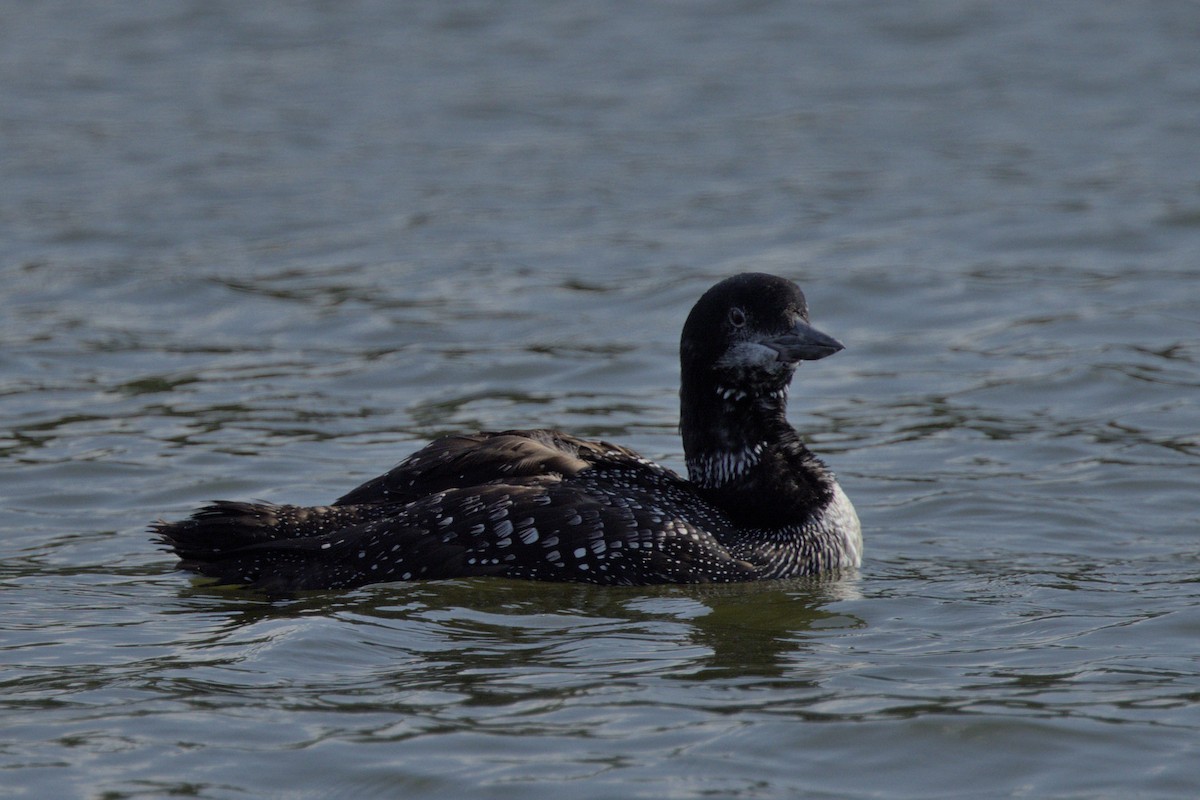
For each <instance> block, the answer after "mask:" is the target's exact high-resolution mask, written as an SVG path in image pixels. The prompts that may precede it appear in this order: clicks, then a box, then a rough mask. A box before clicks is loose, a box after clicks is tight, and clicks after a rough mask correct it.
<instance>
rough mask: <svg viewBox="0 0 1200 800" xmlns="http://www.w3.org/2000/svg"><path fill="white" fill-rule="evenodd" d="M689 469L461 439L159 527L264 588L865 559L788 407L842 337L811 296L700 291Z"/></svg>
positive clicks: (512, 435)
mask: <svg viewBox="0 0 1200 800" xmlns="http://www.w3.org/2000/svg"><path fill="white" fill-rule="evenodd" d="M679 349H680V362H681V367H682V382H681V387H680V391H679V396H680V405H681V414H680V432H681V434H682V437H683V449H684V454H685V458H686V463H687V471H688V476H689V479H690V480H684V479H683V478H681V477H680V476H679V475H678V474H676V473H675V472H673V471H671V470H669V469H667V468H665V467H662V466H659V465H657V464H654V463H653V462H650V461H647V460H646V459H644V458H642V457H640V456H639V455H638V454H637V453H635V452H633V451H632V450H629V449H627V448H625V447H621V446H618V445H614V444H609V443H607V442H603V441H588V440H585V439H580V438H577V437H575V436H571V435H569V434H566V433H560V432H558V431H551V430H508V431H500V432H483V433H475V434H469V435H460V436H448V437H445V438H442V439H438V440H437V441H434V442H432V443H431V444H429V445H427V446H426V447H424V448H423V449H421V450H418V451H417V452H416V453H414V454H412V455H411V456H409V457H408V458H407V459H405V460H404V461H402V462H401V463H400V464H399V465H398V466H396V467H395V468H394V469H392V470H391V471H390V472H388V473H387V474H385V475H381V476H379V477H378V478H374V479H373V480H370V481H367V482H366V483H364V484H362V485H361V486H359V487H358V488H356V489H354V490H352V491H350V492H349V493H348V494H346V495H343V496H342V497H341V498H339V499H338V500H336V501H334V502H333V504H332V505H328V506H312V507H304V506H291V505H274V504H269V503H242V502H229V501H217V502H214V503H212V504H211V505H208V506H206V507H204V508H201V509H200V510H199V511H197V512H195V513H194V514H193V515H192V516H191V517H190V518H188V519H186V520H183V521H181V522H164V521H159V522H157V523H155V524H154V525H153V526H152V528H151V530H152V532H153V533H154V534H155V536H156V537H157V538H158V540H159V541H160V542H162V543H164V544H166V545H167V546H168V547H169V548H170V549H171V550H173V551H174V552H175V554H176V555H178V556H179V558H180V562H179V567H180V568H181V569H185V570H191V571H194V572H198V573H200V574H202V575H206V576H209V577H212V578H216V579H217V583H223V584H237V585H243V586H248V587H252V588H256V589H259V590H262V591H266V592H291V591H298V590H307V589H349V588H353V587H358V586H363V585H366V584H373V583H386V582H391V581H409V580H431V579H444V578H457V577H467V576H479V575H497V576H503V577H507V578H524V579H532V580H541V581H583V582H588V583H599V584H626V585H640V584H655V583H726V582H734V581H749V580H761V579H770V578H788V577H794V576H801V575H810V574H815V573H819V572H825V571H830V570H836V569H838V568H845V567H855V566H858V564H859V563H860V561H861V558H862V530H861V526H860V525H859V521H858V516H857V514H856V513H855V511H854V507H853V505H851V503H850V500H849V499H848V498H847V497H846V495H845V494H844V493H843V492H842V489H841V487H840V486H838V483H837V481H836V480H835V479H834V476H833V474H832V473H830V472H829V471H828V469H826V467H825V465H824V464H823V463H822V462H821V461H820V460H819V459H818V458H817V457H816V456H814V455H813V454H812V452H810V451H809V449H808V448H807V447H806V446H805V445H804V444H803V443H802V442H801V441H800V438H799V436H798V435H797V433H796V431H795V429H794V428H792V426H791V425H790V424H789V423H788V421H787V418H786V410H787V392H788V386H789V385H790V383H791V380H792V376H793V374H794V373H795V371H796V367H797V366H798V365H799V362H801V361H814V360H816V359H820V358H825V357H826V356H829V355H833V354H834V353H836V352H838V351H839V350H841V349H842V344H841V343H840V342H838V341H837V340H836V339H834V338H832V337H830V336H827V335H826V334H824V333H821V332H820V331H818V330H816V329H815V328H812V327H810V326H809V324H808V308H807V303H806V301H805V298H804V294H803V292H801V291H800V288H799V287H798V286H796V284H794V283H792V282H791V281H789V280H786V279H784V278H779V277H776V276H773V275H766V274H762V273H745V274H741V275H736V276H734V277H731V278H728V279H726V280H723V281H721V282H720V283H718V284H716V285H715V286H713V287H712V288H711V289H709V290H708V291H707V292H705V293H704V295H703V296H702V297H701V298H700V300H699V301H697V303H696V305H695V306H694V307H693V308H692V311H691V313H690V314H689V315H688V318H687V321H686V322H685V324H684V326H683V336H682V339H681V342H680V348H679Z"/></svg>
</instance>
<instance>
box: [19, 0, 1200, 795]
mask: <svg viewBox="0 0 1200 800" xmlns="http://www.w3.org/2000/svg"><path fill="white" fill-rule="evenodd" d="M1198 35H1200V6H1197V5H1196V4H1195V3H1192V2H1161V3H1155V4H1132V3H1117V2H1096V1H1095V0H1087V2H1083V1H1082V0H1080V1H1079V2H1073V1H1072V2H1060V3H1054V4H1043V5H1040V6H1037V7H1036V8H1033V7H1031V6H1029V5H1027V4H1015V3H986V2H951V1H950V0H945V1H944V2H932V3H921V4H893V3H887V2H869V1H867V0H863V2H848V3H770V2H766V3H755V2H743V3H711V4H703V3H676V4H667V3H662V4H658V3H656V4H635V3H619V2H611V3H610V2H595V3H587V4H583V3H577V4H572V3H565V4H542V3H506V4H482V3H480V4H467V3H455V4H435V3H427V4H422V3H404V4H393V3H382V2H380V3H372V2H361V3H346V4H318V3H312V4H305V5H303V6H301V5H300V4H281V3H256V4H242V3H220V2H204V3H184V2H160V3H155V4H151V5H147V4H142V3H123V2H115V3H106V4H84V5H80V4H75V3H62V2H39V3H10V4H8V5H7V6H6V7H5V8H4V10H3V11H0V53H2V54H3V55H2V56H0V108H3V109H4V111H3V113H2V114H0V185H2V186H3V190H2V191H0V269H2V270H3V273H2V280H3V284H2V286H3V290H2V291H3V295H2V297H3V304H2V307H0V311H2V316H0V416H2V418H3V422H4V424H3V427H2V428H0V436H3V438H2V439H0V455H2V459H0V497H2V500H3V502H2V503H0V508H2V509H3V510H2V511H0V528H2V530H3V537H2V539H0V563H2V566H0V569H2V573H0V586H2V587H3V592H2V594H0V603H2V604H3V609H2V616H0V619H2V622H0V654H2V655H0V658H2V663H3V672H0V680H2V681H3V689H4V690H3V693H2V695H0V709H2V710H0V729H2V730H3V731H4V733H3V737H2V744H0V765H2V766H3V773H2V774H3V778H2V779H0V795H3V796H29V797H64V798H65V797H81V798H125V797H161V796H168V795H189V796H195V797H204V798H237V797H251V796H252V797H320V798H329V797H356V798H358V797H396V796H406V797H422V798H426V797H427V798H441V797H445V798H463V797H489V798H503V797H514V798H517V797H519V798H543V797H554V798H558V797H562V796H565V795H568V794H569V796H571V797H579V798H611V797H646V798H663V797H675V798H690V797H699V796H715V797H743V798H765V797H794V796H801V795H803V796H810V797H839V798H846V797H849V798H858V797H882V798H908V797H922V798H928V797H954V798H958V797H1008V796H1034V797H1064V798H1066V797H1089V798H1091V797H1122V798H1123V797H1129V796H1133V795H1140V796H1147V797H1193V796H1195V793H1196V790H1197V786H1198V785H1200V766H1197V765H1200V658H1198V657H1197V656H1198V653H1197V647H1196V641H1197V634H1200V544H1198V541H1200V538H1198V536H1197V532H1198V528H1200V511H1198V510H1197V504H1196V500H1195V496H1196V485H1197V478H1198V476H1200V433H1198V432H1200V404H1198V402H1197V388H1198V387H1200V377H1198V373H1197V363H1198V361H1200V345H1198V344H1197V342H1198V341H1200V302H1198V299H1200V298H1198V290H1197V286H1198V285H1200V284H1197V278H1198V277H1200V266H1198V265H1200V166H1198V164H1200V160H1198V159H1197V158H1196V154H1197V144H1196V143H1197V141H1200V121H1198V118H1197V116H1196V108H1197V107H1198V105H1200V48H1197V47H1196V46H1195V43H1196V41H1197V37H1198ZM743 269H760V270H767V271H773V272H778V273H782V274H786V275H788V276H790V277H793V278H795V279H797V280H799V281H800V282H801V283H802V285H804V287H805V288H806V290H807V292H808V294H809V299H810V303H811V306H812V310H813V318H814V321H815V322H816V324H818V325H819V326H820V327H821V328H822V329H825V330H827V331H829V332H830V333H831V334H833V335H835V336H837V337H838V338H840V339H842V340H843V341H845V342H846V343H847V345H848V348H847V350H846V351H845V352H843V353H840V354H839V355H837V356H836V357H834V358H831V359H828V360H826V361H822V362H820V363H819V364H814V365H809V366H806V367H805V368H804V369H802V370H801V372H800V375H799V382H798V384H797V386H796V387H795V389H794V391H793V409H792V418H793V420H794V421H795V422H796V424H797V425H798V426H799V427H800V428H801V429H802V430H804V431H805V432H806V434H807V435H808V437H809V438H810V440H811V441H812V443H813V446H814V448H815V449H817V450H818V451H819V452H821V453H822V454H824V455H825V456H826V457H827V460H828V461H829V462H830V463H831V464H832V465H833V466H834V468H835V469H836V470H837V471H838V473H839V475H840V476H841V479H842V482H843V485H844V486H845V487H846V489H847V491H848V493H849V494H850V495H851V497H852V498H853V499H854V501H855V503H856V504H857V506H858V509H859V512H860V515H861V516H862V518H863V522H864V526H865V530H866V536H867V548H868V549H867V553H866V561H865V563H864V565H863V568H862V570H861V572H860V573H859V574H858V575H855V576H847V577H844V578H842V579H840V580H819V581H812V582H791V583H784V584H763V585H753V586H734V587H724V588H722V589H720V590H712V589H701V588H689V587H650V588H636V589H604V588H592V587H581V586H556V585H528V584H523V583H518V582H505V581H451V582H446V583H434V584H420V585H411V586H404V585H400V586H385V587H374V588H368V589H364V590H361V591H357V592H351V593H344V594H333V595H319V594H318V595H315V596H312V597H305V598H302V599H298V600H294V601H290V602H278V603H274V604H270V603H266V602H263V601H262V600H260V599H256V598H254V597H248V596H245V595H241V594H238V593H236V592H229V591H220V590H214V589H208V588H204V587H202V586H197V585H194V584H193V583H192V582H191V581H190V580H189V579H188V578H187V577H186V576H184V575H182V574H179V573H176V572H174V571H173V570H172V561H171V559H170V558H169V557H168V556H167V555H166V554H164V553H161V552H159V551H157V550H156V549H155V548H154V546H153V545H152V544H151V542H150V541H149V540H148V538H147V536H146V534H145V525H146V523H147V522H149V521H150V520H152V519H154V518H155V517H157V516H159V515H165V516H169V517H175V516H179V515H182V514H183V513H185V512H186V511H187V510H188V509H190V508H192V507H194V506H195V505H197V504H198V503H201V502H203V501H205V500H207V499H210V498H217V497H223V498H232V499H250V498H258V497H262V498H270V499H273V500H278V501H284V502H288V501H290V502H319V501H328V500H330V499H332V498H333V497H335V496H337V495H339V494H340V493H342V492H343V491H345V490H346V489H348V488H350V487H352V486H353V485H355V484H356V483H357V482H359V481H360V480H363V479H365V478H367V477H370V476H372V475H374V474H377V473H379V472H381V471H382V470H384V469H386V468H387V467H389V466H391V465H392V464H393V463H394V462H395V461H397V460H399V458H400V457H402V456H403V455H404V454H406V453H407V452H409V451H411V449H413V448H415V447H416V446H418V445H419V444H420V443H421V442H423V441H426V440H427V439H429V438H430V437H433V436H436V435H438V434H441V433H445V432H449V431H454V430H461V429H473V428H479V427H497V426H513V427H516V426H527V425H553V426H557V427H562V428H565V429H568V430H571V431H574V432H578V433H583V434H587V435H596V436H604V437H607V438H611V439H614V440H617V441H620V442H622V443H624V444H628V445H631V446H634V447H636V448H638V449H639V450H640V451H642V452H643V453H644V454H646V455H648V456H650V457H652V458H655V459H659V460H662V461H664V462H665V463H667V464H669V465H672V466H674V467H676V468H681V467H682V464H681V461H682V458H681V448H680V444H679V441H678V439H677V436H676V433H675V425H676V413H677V411H676V400H675V391H676V384H677V375H678V373H677V366H676V363H675V346H676V342H677V337H678V330H679V326H680V324H681V322H682V319H683V316H684V315H685V314H686V311H687V309H688V307H689V306H690V304H691V303H692V302H693V301H694V299H695V298H696V297H698V296H699V294H700V293H701V292H702V291H703V289H704V288H706V287H707V286H708V285H709V284H710V283H712V282H713V281H715V280H716V279H718V278H720V277H723V276H725V275H727V274H730V273H732V272H735V271H739V270H743Z"/></svg>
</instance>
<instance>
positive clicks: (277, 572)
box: [150, 500, 389, 592]
mask: <svg viewBox="0 0 1200 800" xmlns="http://www.w3.org/2000/svg"><path fill="white" fill-rule="evenodd" d="M388 511H389V509H388V507H387V506H386V505H359V506H315V507H304V506H281V505H274V504H271V503H235V502H229V501H224V500H222V501H217V502H215V503H212V504H211V505H208V506H205V507H204V508H202V509H200V510H199V511H197V512H195V513H194V514H192V516H191V517H189V518H187V519H185V520H181V521H179V522H166V521H161V520H160V521H159V522H156V523H154V524H153V525H151V527H150V530H151V533H153V534H154V536H155V537H156V538H157V539H158V541H159V542H161V543H162V544H165V545H166V546H167V547H168V548H169V549H170V550H171V551H172V552H174V553H175V555H177V556H179V568H180V569H185V570H190V571H192V572H198V573H200V574H201V575H205V576H208V577H210V578H216V579H217V583H222V584H237V585H242V586H250V587H253V588H255V589H260V590H263V591H267V592H291V591H300V590H304V589H317V588H323V589H336V588H347V587H349V586H358V585H362V584H363V583H364V582H366V581H364V579H363V577H364V576H363V575H362V574H361V570H360V569H358V568H352V567H351V566H350V565H348V564H347V562H346V560H345V559H344V558H343V557H342V556H343V553H344V551H346V550H348V549H349V548H351V547H356V546H357V543H358V541H359V540H360V539H361V538H362V536H363V534H364V533H365V532H366V531H365V530H364V529H365V528H366V524H367V523H370V522H371V521H373V520H377V519H380V518H382V517H384V516H386V515H387V513H388Z"/></svg>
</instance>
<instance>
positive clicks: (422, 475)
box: [334, 430, 638, 506]
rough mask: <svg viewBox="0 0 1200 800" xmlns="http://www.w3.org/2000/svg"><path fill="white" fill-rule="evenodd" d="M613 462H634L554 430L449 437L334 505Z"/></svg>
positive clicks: (620, 451)
mask: <svg viewBox="0 0 1200 800" xmlns="http://www.w3.org/2000/svg"><path fill="white" fill-rule="evenodd" d="M614 457H617V458H628V459H638V456H637V454H636V453H634V452H633V451H632V450H629V449H628V448H624V447H619V446H617V445H613V444H609V443H608V442H593V441H588V440H586V439H580V438H578V437H575V436H570V435H568V434H565V433H560V432H558V431H547V430H510V431H498V432H496V431H485V432H482V433H475V434H464V435H460V436H447V437H445V438H442V439H438V440H436V441H434V442H431V443H430V444H428V445H426V446H425V447H424V448H422V449H420V450H418V451H417V452H415V453H413V454H412V455H411V456H409V457H408V458H406V459H405V460H404V461H402V462H400V464H398V465H397V466H396V467H394V468H393V469H392V470H390V471H389V472H387V473H385V474H383V475H380V476H379V477H377V478H372V479H371V480H369V481H367V482H366V483H364V484H362V485H361V486H359V487H358V488H356V489H353V490H351V491H350V492H348V493H346V494H345V495H343V496H341V497H339V498H338V499H337V500H336V501H335V502H334V505H335V506H347V505H358V504H362V503H396V502H400V503H407V502H412V501H414V500H419V499H420V498H422V497H424V496H426V495H428V494H432V493H434V492H440V491H444V490H446V489H453V488H457V487H465V486H480V485H483V484H487V483H490V482H492V481H497V480H512V479H519V478H532V477H537V476H541V475H559V476H562V477H569V476H571V475H575V474H576V473H578V472H580V471H581V470H584V469H587V468H588V467H590V466H593V465H594V464H596V463H599V462H600V461H602V460H605V459H611V458H614Z"/></svg>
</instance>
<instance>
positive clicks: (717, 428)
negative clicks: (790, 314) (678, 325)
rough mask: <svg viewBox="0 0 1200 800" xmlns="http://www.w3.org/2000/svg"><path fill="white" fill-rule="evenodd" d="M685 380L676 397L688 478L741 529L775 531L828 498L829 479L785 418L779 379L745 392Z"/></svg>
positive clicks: (784, 392) (799, 520)
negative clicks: (776, 381)
mask: <svg viewBox="0 0 1200 800" xmlns="http://www.w3.org/2000/svg"><path fill="white" fill-rule="evenodd" d="M688 377H689V376H687V375H686V373H685V380H684V383H683V385H682V388H681V392H680V401H681V409H680V433H681V435H682V438H683V451H684V456H685V458H686V460H687V468H688V478H689V479H690V480H691V482H692V483H693V484H695V485H696V487H697V488H698V489H700V491H701V492H702V493H703V494H704V495H705V496H707V497H708V498H709V499H710V500H711V501H712V502H713V503H715V504H717V505H718V506H720V507H721V508H722V509H723V510H724V511H726V512H727V513H729V514H730V515H731V516H732V517H733V518H734V519H735V521H737V522H739V523H741V524H743V525H747V526H752V527H758V528H777V527H787V526H792V525H796V524H802V523H803V522H805V521H806V520H807V519H808V518H809V517H810V516H811V515H812V514H813V513H814V511H817V510H819V509H820V508H822V507H823V506H824V505H825V504H827V503H828V502H829V501H830V499H831V498H832V496H833V493H834V491H835V488H836V485H837V484H836V482H835V481H834V479H833V476H832V475H831V474H830V473H829V471H828V470H827V469H826V468H825V465H824V464H822V463H821V461H820V460H818V459H817V457H816V456H814V455H813V454H812V452H811V451H809V449H808V448H807V447H805V446H804V443H803V442H801V441H800V437H799V435H798V434H797V433H796V430H795V428H793V427H792V426H791V424H790V423H789V422H788V421H787V390H788V384H787V382H786V381H781V382H780V383H779V384H778V385H772V386H755V387H754V388H753V389H748V388H745V387H741V388H734V387H732V386H727V385H722V384H720V383H719V382H714V381H712V379H711V378H709V380H707V381H705V380H691V381H689V380H688ZM789 377H790V376H789Z"/></svg>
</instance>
